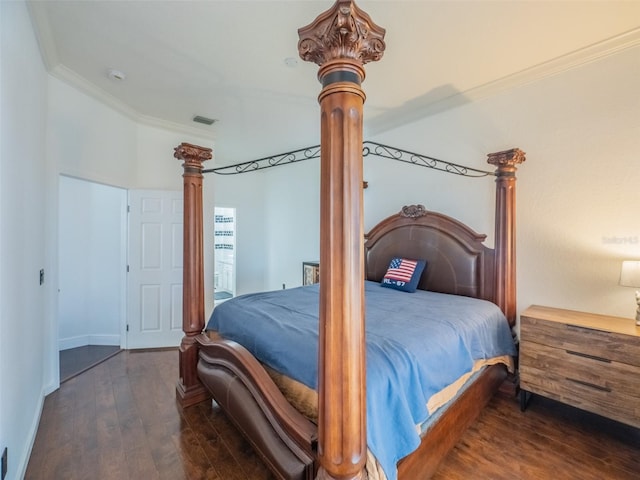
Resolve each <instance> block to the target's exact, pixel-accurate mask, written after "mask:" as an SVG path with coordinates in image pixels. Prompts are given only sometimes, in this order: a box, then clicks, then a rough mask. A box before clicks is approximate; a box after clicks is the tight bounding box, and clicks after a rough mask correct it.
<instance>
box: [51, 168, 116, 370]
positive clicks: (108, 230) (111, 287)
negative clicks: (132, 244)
mask: <svg viewBox="0 0 640 480" xmlns="http://www.w3.org/2000/svg"><path fill="white" fill-rule="evenodd" d="M58 188H59V196H58V198H59V204H58V219H59V230H58V231H59V233H58V265H59V271H58V275H59V277H58V286H59V288H58V350H59V355H60V381H61V382H62V381H65V380H68V379H69V378H72V377H73V376H75V375H77V374H78V373H80V372H82V371H85V370H87V369H88V368H90V367H92V366H94V365H96V364H97V363H100V362H101V361H104V360H106V359H107V358H109V357H110V356H111V355H114V354H115V353H117V352H119V351H120V349H121V346H122V343H121V341H122V337H121V328H122V325H123V323H124V318H125V284H126V272H125V268H126V216H127V212H126V207H127V191H126V190H124V189H122V188H118V187H113V186H108V185H104V184H100V183H95V182H91V181H87V180H82V179H78V178H74V177H68V176H65V175H61V176H60V177H59V187H58Z"/></svg>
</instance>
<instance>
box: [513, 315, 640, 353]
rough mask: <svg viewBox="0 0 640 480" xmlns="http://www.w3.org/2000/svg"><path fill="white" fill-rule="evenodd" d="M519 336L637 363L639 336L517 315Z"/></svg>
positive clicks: (549, 344)
mask: <svg viewBox="0 0 640 480" xmlns="http://www.w3.org/2000/svg"><path fill="white" fill-rule="evenodd" d="M520 336H521V338H522V339H523V341H524V339H528V340H529V341H530V340H531V339H535V342H536V343H540V344H544V345H548V346H550V347H556V348H560V349H563V350H570V351H573V352H578V353H582V354H585V355H590V356H594V357H600V358H603V359H608V360H614V361H618V362H621V363H628V364H632V365H636V366H640V341H639V339H638V337H633V336H629V335H622V334H619V333H615V332H608V331H604V330H598V329H595V328H588V327H584V326H580V325H574V324H570V323H561V322H555V321H549V320H541V319H539V318H533V317H528V316H525V315H523V316H521V317H520Z"/></svg>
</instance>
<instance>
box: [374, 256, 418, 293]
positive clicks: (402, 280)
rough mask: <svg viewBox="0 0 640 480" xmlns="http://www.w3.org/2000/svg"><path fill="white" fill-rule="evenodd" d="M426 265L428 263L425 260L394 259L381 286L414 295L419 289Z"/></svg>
mask: <svg viewBox="0 0 640 480" xmlns="http://www.w3.org/2000/svg"><path fill="white" fill-rule="evenodd" d="M426 265H427V262H426V261H424V260H411V259H409V258H400V257H396V258H392V259H391V262H390V263H389V268H388V269H387V273H386V274H385V275H384V277H383V279H382V283H381V285H382V286H383V287H389V288H395V289H396V290H402V291H404V292H410V293H413V292H415V291H416V289H417V288H418V282H419V281H420V276H421V275H422V272H423V270H424V268H425V266H426Z"/></svg>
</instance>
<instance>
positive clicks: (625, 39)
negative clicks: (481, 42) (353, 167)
mask: <svg viewBox="0 0 640 480" xmlns="http://www.w3.org/2000/svg"><path fill="white" fill-rule="evenodd" d="M637 45H640V28H634V29H633V30H629V31H628V32H625V33H622V34H620V35H616V36H615V37H611V38H608V39H607V40H603V41H601V42H597V43H594V44H592V45H589V46H587V47H584V48H580V49H578V50H575V51H573V52H570V53H567V54H565V55H561V56H559V57H556V58H554V59H552V60H548V61H546V62H543V63H539V64H538V65H534V66H532V67H529V68H525V69H524V70H521V71H519V72H515V73H512V74H510V75H507V76H505V77H502V78H499V79H497V80H493V81H491V82H488V83H485V84H483V85H479V86H477V87H473V88H470V89H468V90H465V91H462V92H457V93H455V94H453V95H451V96H450V97H446V98H444V99H442V100H438V101H436V102H433V103H426V104H424V103H422V104H421V103H420V102H407V103H405V104H404V106H403V107H401V109H398V110H396V111H393V110H392V112H393V115H385V114H384V113H383V114H380V115H379V116H377V117H373V118H372V119H371V120H369V122H368V123H367V126H366V135H368V136H374V135H377V134H379V133H382V132H385V131H387V130H391V129H392V128H397V127H400V126H402V125H406V124H408V123H411V122H413V121H416V120H419V119H421V118H424V117H428V116H430V115H435V114H437V113H440V112H443V111H445V110H449V109H452V108H455V107H458V106H460V105H464V104H467V103H472V102H474V101H477V100H481V99H483V98H487V97H490V96H493V95H497V94H498V93H500V92H503V91H506V90H509V89H512V88H515V87H521V86H523V85H527V84H529V83H533V82H537V81H539V80H542V79H544V78H546V77H551V76H553V75H557V74H559V73H562V72H565V71H567V70H571V69H573V68H577V67H580V66H582V65H585V64H587V63H590V62H595V61H596V60H600V59H602V58H605V57H608V56H611V55H615V54H616V53H619V52H621V51H622V50H625V49H627V48H632V47H635V46H637Z"/></svg>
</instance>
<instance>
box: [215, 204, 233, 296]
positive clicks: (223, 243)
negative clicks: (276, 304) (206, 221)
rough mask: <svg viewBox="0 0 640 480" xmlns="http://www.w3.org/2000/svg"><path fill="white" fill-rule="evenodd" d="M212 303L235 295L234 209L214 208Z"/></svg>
mask: <svg viewBox="0 0 640 480" xmlns="http://www.w3.org/2000/svg"><path fill="white" fill-rule="evenodd" d="M214 215H215V218H214V227H213V228H214V242H213V248H214V263H215V266H214V281H213V296H214V303H215V304H218V303H220V302H224V301H225V300H229V299H230V298H233V297H234V296H235V295H236V265H235V263H236V209H235V208H228V207H215V208H214Z"/></svg>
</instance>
